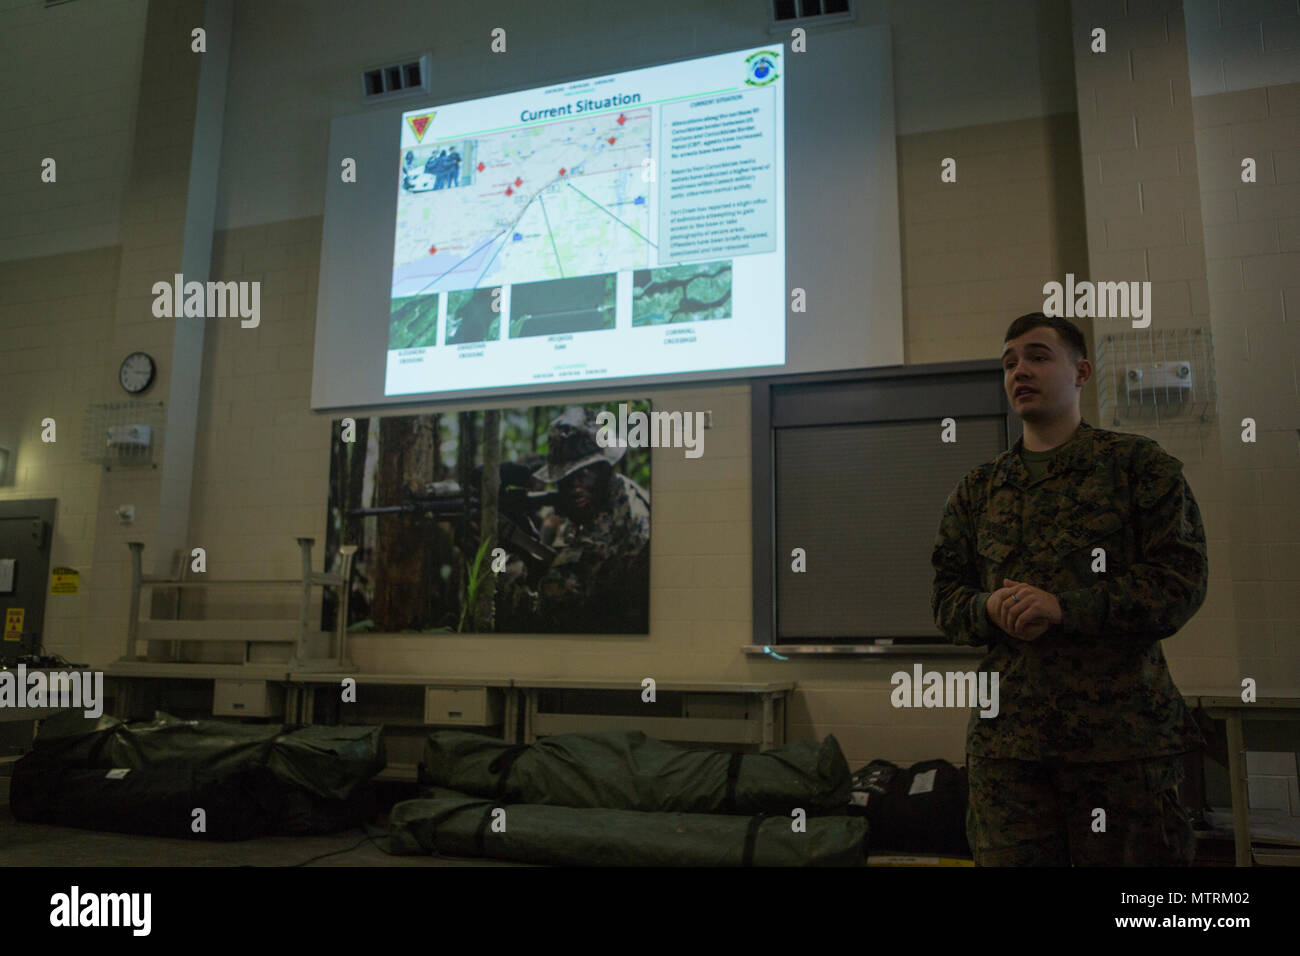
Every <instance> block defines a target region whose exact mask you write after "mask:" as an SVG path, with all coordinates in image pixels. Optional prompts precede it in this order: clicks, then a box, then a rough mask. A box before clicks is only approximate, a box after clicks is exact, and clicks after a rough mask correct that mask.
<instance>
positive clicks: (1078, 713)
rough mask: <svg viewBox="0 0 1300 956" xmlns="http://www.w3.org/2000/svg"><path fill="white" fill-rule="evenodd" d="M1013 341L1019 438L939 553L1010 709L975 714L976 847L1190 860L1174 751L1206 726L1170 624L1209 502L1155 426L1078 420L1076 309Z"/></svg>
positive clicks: (1196, 592) (1023, 855) (943, 608)
mask: <svg viewBox="0 0 1300 956" xmlns="http://www.w3.org/2000/svg"><path fill="white" fill-rule="evenodd" d="M1006 339H1007V341H1006V346H1005V351H1004V352H1003V369H1004V386H1005V388H1006V391H1007V396H1008V398H1009V399H1010V400H1011V407H1012V408H1013V409H1014V410H1015V412H1016V414H1018V415H1019V416H1020V417H1021V419H1022V420H1023V421H1024V424H1025V434H1024V437H1023V438H1021V439H1018V440H1017V441H1016V443H1015V446H1014V447H1012V448H1011V449H1010V450H1008V451H1006V452H1003V453H1002V454H1001V455H999V456H998V457H997V458H996V459H994V460H993V461H992V462H990V463H988V464H984V465H981V466H979V467H978V468H975V469H974V470H973V471H971V472H970V473H969V474H967V475H966V476H965V477H964V478H963V479H962V480H961V482H960V483H959V484H958V485H957V487H956V489H955V490H954V491H953V492H952V494H951V495H949V497H948V501H947V503H946V506H945V508H944V513H943V518H942V521H941V523H940V527H939V533H938V536H937V538H936V540H935V545H934V552H933V555H932V558H931V563H932V564H933V566H934V571H935V578H934V590H933V595H932V598H931V609H932V610H933V612H934V615H935V623H936V624H937V625H938V627H939V628H940V629H941V630H942V631H943V632H944V633H945V634H947V635H948V636H949V637H950V638H951V639H952V640H953V641H954V643H958V644H971V645H987V653H986V655H985V657H984V659H983V661H982V662H981V664H980V669H981V670H982V671H990V672H993V671H995V672H997V673H998V675H999V698H1000V701H999V703H1000V706H999V710H998V714H997V716H996V717H992V718H982V717H980V716H979V714H978V711H972V714H971V718H970V722H969V725H968V729H967V739H966V753H967V767H968V771H969V779H970V806H969V810H968V813H967V836H968V838H969V840H970V844H971V850H972V852H973V853H974V855H975V861H976V863H977V864H979V865H993V866H998V865H1068V864H1070V863H1075V864H1100V865H1174V864H1186V863H1190V862H1191V860H1192V857H1193V855H1194V852H1195V840H1194V836H1193V832H1192V827H1191V823H1190V820H1189V818H1188V816H1187V814H1186V812H1185V811H1184V809H1183V807H1182V805H1181V803H1180V802H1179V799H1178V795H1177V785H1178V783H1179V782H1180V781H1181V779H1182V772H1183V771H1182V759H1183V758H1181V757H1179V756H1177V755H1180V754H1186V753H1188V752H1191V751H1194V750H1197V749H1199V748H1200V747H1201V746H1202V745H1203V738H1202V736H1201V734H1200V731H1199V729H1198V727H1197V725H1196V724H1195V722H1194V721H1193V719H1192V716H1191V714H1190V713H1189V712H1188V710H1187V708H1186V707H1185V706H1184V703H1183V698H1182V696H1181V694H1180V693H1179V691H1178V688H1177V687H1175V686H1174V682H1173V679H1172V678H1171V677H1170V674H1169V668H1168V666H1167V665H1166V663H1165V656H1164V653H1163V651H1162V649H1161V643H1160V642H1161V640H1163V639H1164V638H1166V637H1169V636H1170V635H1172V634H1174V633H1176V632H1177V631H1178V629H1179V628H1181V627H1182V626H1183V625H1184V624H1186V623H1187V621H1188V619H1189V618H1191V616H1192V615H1193V614H1194V613H1195V612H1196V610H1197V608H1199V607H1200V606H1201V603H1202V602H1203V601H1204V599H1205V592H1206V587H1207V583H1208V574H1209V569H1208V562H1207V558H1206V546H1205V532H1204V529H1203V526H1202V523H1201V514H1200V510H1199V509H1198V508H1197V504H1196V500H1195V498H1193V497H1192V491H1191V488H1190V487H1189V486H1188V483H1187V480H1186V479H1185V478H1184V477H1183V474H1182V462H1180V461H1179V460H1178V459H1177V458H1174V457H1173V456H1171V455H1169V454H1167V453H1166V452H1164V451H1163V450H1162V449H1161V448H1160V446H1159V445H1158V444H1157V443H1156V442H1155V441H1153V440H1151V439H1149V438H1145V437H1143V436H1140V435H1133V434H1125V433H1121V432H1114V431H1106V430H1103V429H1099V428H1093V427H1092V426H1091V425H1089V424H1088V423H1087V422H1085V421H1083V420H1082V418H1081V417H1080V414H1079V392H1080V390H1081V389H1082V388H1083V386H1084V385H1085V384H1086V383H1087V381H1088V380H1089V378H1090V377H1091V375H1092V365H1091V363H1089V362H1088V361H1087V352H1086V345H1085V343H1084V340H1083V336H1082V334H1081V333H1080V332H1079V330H1078V328H1076V327H1075V326H1074V324H1073V323H1071V322H1069V321H1067V320H1065V319H1059V318H1048V317H1047V316H1045V315H1043V314H1042V313H1032V314H1030V315H1026V316H1022V317H1021V318H1019V319H1017V320H1016V321H1015V322H1013V323H1012V325H1011V327H1010V328H1009V329H1008V330H1007V337H1006ZM1097 810H1102V811H1104V814H1105V815H1104V818H1103V817H1102V816H1100V815H1098V814H1097V813H1096V811H1097ZM1103 824H1104V830H1102V829H1101V826H1102V825H1103Z"/></svg>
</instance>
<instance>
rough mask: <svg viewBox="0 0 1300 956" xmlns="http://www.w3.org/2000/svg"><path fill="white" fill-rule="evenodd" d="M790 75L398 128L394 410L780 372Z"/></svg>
mask: <svg viewBox="0 0 1300 956" xmlns="http://www.w3.org/2000/svg"><path fill="white" fill-rule="evenodd" d="M783 60H784V57H783V50H782V49H781V47H780V46H775V47H771V48H758V49H751V50H740V51H736V52H734V53H727V54H719V55H716V56H709V57H701V58H698V59H694V60H686V61H682V62H679V63H672V64H666V65H664V66H659V67H651V68H647V69H639V70H632V71H628V72H625V73H616V74H612V75H609V76H603V77H593V78H589V79H584V80H576V81H572V82H565V83H559V84H556V85H553V86H549V87H541V88H537V89H532V90H525V91H521V92H517V93H509V94H503V95H500V96H493V97H487V98H485V99H480V100H473V101H469V102H464V103H454V104H449V105H444V106H440V107H437V108H436V109H428V110H413V111H410V112H407V113H404V114H403V116H402V133H401V141H400V143H399V149H398V151H397V153H396V154H395V158H396V159H397V173H398V175H397V177H396V183H397V188H396V190H395V192H396V200H397V212H396V223H395V234H394V246H393V281H392V288H391V292H390V299H391V306H390V310H389V314H390V331H389V336H388V347H389V352H388V363H387V373H386V380H385V394H386V395H398V394H413V393H428V392H433V393H436V392H449V391H457V390H463V389H482V388H492V387H510V386H525V385H538V384H545V383H546V382H549V381H556V382H558V381H560V380H573V379H579V380H595V379H610V378H620V377H637V376H659V375H671V374H674V373H689V372H700V371H711V370H715V369H732V368H736V369H739V368H749V367H770V366H776V365H781V364H782V363H783V362H784V361H785V313H786V292H785V235H784V233H785V155H784V153H785V148H784V147H785V143H784V137H785V133H784V130H785V126H784V84H783V80H782V73H783V67H784V63H783ZM439 324H441V325H442V326H443V330H442V332H441V333H440V332H439V330H438V326H439ZM688 324H689V328H688V327H687V326H688ZM657 326H676V327H677V328H675V329H674V330H672V331H671V332H669V330H667V329H662V330H656V327H657ZM595 332H602V333H605V334H601V335H594V334H591V333H595ZM439 346H441V347H439Z"/></svg>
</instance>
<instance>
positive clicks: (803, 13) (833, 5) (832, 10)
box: [772, 0, 853, 27]
mask: <svg viewBox="0 0 1300 956" xmlns="http://www.w3.org/2000/svg"><path fill="white" fill-rule="evenodd" d="M852 19H853V5H852V4H851V3H850V0H772V26H773V27H787V26H805V25H808V24H816V25H818V26H820V25H821V24H823V23H841V22H846V21H849V20H852Z"/></svg>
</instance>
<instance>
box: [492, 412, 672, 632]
mask: <svg viewBox="0 0 1300 956" xmlns="http://www.w3.org/2000/svg"><path fill="white" fill-rule="evenodd" d="M599 430H600V429H599V426H598V425H597V424H596V412H595V410H593V409H588V408H584V407H582V406H578V405H574V406H570V407H569V408H567V409H565V410H564V413H563V414H562V415H560V416H559V417H558V418H557V419H555V421H553V422H552V423H551V426H550V428H549V429H548V431H547V439H546V443H547V455H546V464H545V466H543V467H542V468H539V469H538V470H537V471H536V472H535V473H534V476H535V477H536V478H538V479H539V480H541V481H543V482H547V483H558V490H559V493H560V504H559V505H558V506H557V508H556V511H557V514H556V515H555V516H553V518H552V519H549V520H548V522H547V523H546V525H545V526H544V528H543V537H544V541H545V543H546V544H548V545H550V547H552V548H553V549H555V551H556V556H555V560H554V561H552V562H551V566H550V568H549V570H547V571H546V573H545V574H544V575H542V577H541V579H540V580H539V581H538V582H537V583H536V586H535V587H529V586H528V585H527V583H526V582H525V581H523V580H522V579H521V578H518V577H516V578H514V579H513V580H511V581H509V582H508V583H507V585H506V588H505V589H504V593H503V595H502V599H501V600H500V601H499V603H498V613H499V615H500V616H501V629H502V630H521V631H546V632H552V633H554V632H561V633H564V632H572V633H578V634H644V633H646V632H647V631H648V630H649V625H650V496H649V494H648V493H647V492H646V491H645V489H643V488H642V487H641V486H640V485H638V484H637V483H636V482H635V481H633V480H632V479H631V478H628V477H626V476H625V475H620V474H618V473H617V472H616V471H614V467H613V466H614V465H615V464H616V463H617V462H618V461H619V460H620V459H622V457H623V453H624V451H625V449H623V448H612V447H611V448H602V447H601V446H600V445H599V443H598V442H597V441H596V435H597V433H598V432H599Z"/></svg>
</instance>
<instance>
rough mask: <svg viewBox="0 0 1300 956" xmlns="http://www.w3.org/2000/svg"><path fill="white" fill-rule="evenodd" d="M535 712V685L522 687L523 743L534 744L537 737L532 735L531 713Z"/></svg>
mask: <svg viewBox="0 0 1300 956" xmlns="http://www.w3.org/2000/svg"><path fill="white" fill-rule="evenodd" d="M536 712H537V689H536V688H535V687H526V688H524V743H526V744H535V743H537V738H536V737H534V736H533V714H535V713H536Z"/></svg>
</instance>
